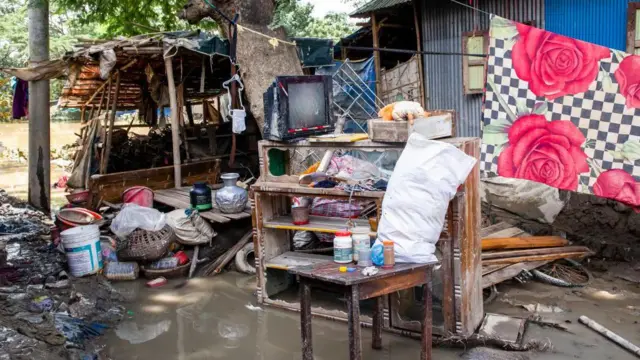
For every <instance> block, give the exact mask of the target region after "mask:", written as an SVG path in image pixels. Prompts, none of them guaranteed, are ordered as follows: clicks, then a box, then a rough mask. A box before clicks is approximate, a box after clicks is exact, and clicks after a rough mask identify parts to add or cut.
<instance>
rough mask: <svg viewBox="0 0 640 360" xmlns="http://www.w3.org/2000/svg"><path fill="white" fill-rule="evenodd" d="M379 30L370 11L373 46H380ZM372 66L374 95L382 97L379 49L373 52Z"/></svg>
mask: <svg viewBox="0 0 640 360" xmlns="http://www.w3.org/2000/svg"><path fill="white" fill-rule="evenodd" d="M379 30H380V26H379V25H378V21H377V19H376V13H374V12H372V13H371V33H372V34H373V47H374V48H379V47H380V39H379V37H378V35H379V34H378V32H379ZM373 66H374V70H375V72H376V95H378V97H379V98H382V94H381V89H380V88H381V81H382V79H380V75H381V65H380V51H374V52H373Z"/></svg>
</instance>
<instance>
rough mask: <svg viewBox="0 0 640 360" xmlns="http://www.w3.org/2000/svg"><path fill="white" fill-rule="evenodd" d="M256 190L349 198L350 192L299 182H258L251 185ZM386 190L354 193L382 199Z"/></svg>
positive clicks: (363, 196) (357, 196)
mask: <svg viewBox="0 0 640 360" xmlns="http://www.w3.org/2000/svg"><path fill="white" fill-rule="evenodd" d="M251 187H252V188H253V189H254V191H260V192H267V193H272V194H274V193H279V194H297V195H310V196H333V197H341V198H349V196H350V194H349V193H348V192H346V191H344V190H341V189H336V188H333V189H322V188H310V187H305V186H301V185H298V184H297V183H277V182H257V183H255V184H253V185H252V186H251ZM383 197H384V191H359V192H354V193H353V198H356V199H382V198H383Z"/></svg>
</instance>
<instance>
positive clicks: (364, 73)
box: [316, 57, 377, 132]
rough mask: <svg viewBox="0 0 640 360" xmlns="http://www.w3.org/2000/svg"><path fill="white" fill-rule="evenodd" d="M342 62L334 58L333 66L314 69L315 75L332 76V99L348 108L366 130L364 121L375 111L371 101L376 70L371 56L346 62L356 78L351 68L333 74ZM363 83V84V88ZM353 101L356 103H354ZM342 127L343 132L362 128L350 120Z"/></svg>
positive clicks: (373, 96) (357, 130)
mask: <svg viewBox="0 0 640 360" xmlns="http://www.w3.org/2000/svg"><path fill="white" fill-rule="evenodd" d="M342 63H343V62H342V61H339V60H335V61H334V66H325V67H321V68H318V69H316V75H331V76H333V78H334V80H333V101H334V102H336V103H337V104H338V105H339V106H340V107H341V108H342V109H349V113H350V115H351V117H353V118H354V119H356V120H358V122H359V123H360V125H361V126H363V127H364V129H365V130H366V121H367V120H369V119H370V118H371V114H375V113H377V111H376V107H375V103H374V101H373V99H375V94H376V72H375V70H374V66H373V57H370V58H368V59H366V60H362V61H349V62H348V66H350V67H351V68H352V69H353V71H354V72H355V73H356V74H357V76H358V78H357V79H355V76H354V75H353V73H352V71H351V70H344V71H341V73H340V74H338V75H337V76H336V75H335V74H336V72H338V70H339V69H340V66H342ZM363 83H364V84H365V85H364V86H365V87H364V88H363ZM354 99H357V100H354ZM354 101H357V103H356V104H354ZM344 129H345V132H362V129H360V127H359V126H358V125H356V124H354V123H353V122H351V121H350V122H348V123H346V124H345V128H344Z"/></svg>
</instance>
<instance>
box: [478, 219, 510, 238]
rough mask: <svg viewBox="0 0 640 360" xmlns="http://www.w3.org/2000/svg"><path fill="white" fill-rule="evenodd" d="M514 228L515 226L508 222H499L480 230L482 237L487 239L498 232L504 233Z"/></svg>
mask: <svg viewBox="0 0 640 360" xmlns="http://www.w3.org/2000/svg"><path fill="white" fill-rule="evenodd" d="M512 227H514V226H513V225H511V224H509V223H508V222H504V221H501V222H499V223H497V224H493V225H490V226H487V227H485V228H482V230H480V237H482V238H486V237H488V236H489V235H491V234H493V233H496V232H498V231H502V230H505V229H509V228H512ZM493 237H495V236H493Z"/></svg>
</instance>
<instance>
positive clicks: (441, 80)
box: [420, 0, 545, 136]
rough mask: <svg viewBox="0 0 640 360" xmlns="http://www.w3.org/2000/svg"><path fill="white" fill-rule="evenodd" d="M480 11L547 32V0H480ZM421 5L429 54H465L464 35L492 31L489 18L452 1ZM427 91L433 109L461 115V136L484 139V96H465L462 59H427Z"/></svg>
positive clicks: (436, 56)
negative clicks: (479, 31)
mask: <svg viewBox="0 0 640 360" xmlns="http://www.w3.org/2000/svg"><path fill="white" fill-rule="evenodd" d="M476 1H477V3H478V5H479V6H478V8H479V9H481V10H483V11H486V12H489V13H493V14H497V15H500V16H503V17H505V18H509V19H512V20H516V21H520V22H525V21H535V24H536V26H537V27H542V28H544V26H545V24H544V0H476ZM463 2H465V3H468V2H467V1H463ZM420 3H421V7H422V9H421V13H422V44H423V50H425V51H441V52H461V51H462V33H464V32H467V31H473V30H484V29H488V28H489V16H488V15H486V14H482V13H479V12H477V11H474V10H472V9H469V8H466V7H463V6H461V5H458V4H455V3H451V2H449V1H427V0H423V1H421V2H420ZM423 59H424V71H425V77H426V81H425V88H426V94H427V96H428V100H427V107H428V108H429V109H454V110H456V111H457V112H458V119H457V120H458V123H457V136H480V135H481V133H480V123H481V116H482V115H481V109H482V95H481V94H478V95H464V93H463V89H462V57H460V56H443V55H425V56H424V57H423Z"/></svg>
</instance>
